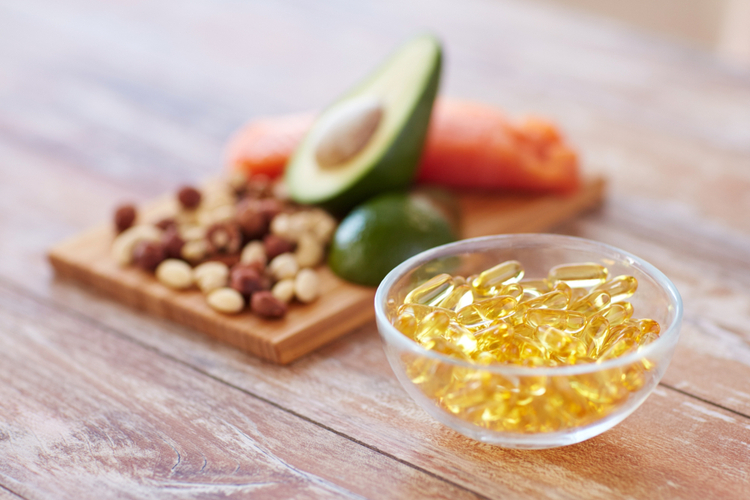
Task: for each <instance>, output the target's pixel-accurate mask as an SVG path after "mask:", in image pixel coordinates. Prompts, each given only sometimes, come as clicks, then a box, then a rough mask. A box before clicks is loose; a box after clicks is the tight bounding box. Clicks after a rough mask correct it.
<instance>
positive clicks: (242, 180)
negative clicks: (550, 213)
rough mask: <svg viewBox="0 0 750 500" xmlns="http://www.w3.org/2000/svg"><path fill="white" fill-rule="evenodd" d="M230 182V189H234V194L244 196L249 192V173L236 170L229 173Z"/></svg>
mask: <svg viewBox="0 0 750 500" xmlns="http://www.w3.org/2000/svg"><path fill="white" fill-rule="evenodd" d="M228 184H229V187H230V189H231V190H232V191H234V194H236V195H237V196H242V195H244V194H245V193H246V192H247V175H246V174H245V172H240V171H239V170H234V171H233V172H232V173H231V174H229V181H228Z"/></svg>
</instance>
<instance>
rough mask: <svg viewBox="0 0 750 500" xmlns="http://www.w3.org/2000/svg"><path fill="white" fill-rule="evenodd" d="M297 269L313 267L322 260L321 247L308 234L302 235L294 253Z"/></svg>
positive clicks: (315, 239)
mask: <svg viewBox="0 0 750 500" xmlns="http://www.w3.org/2000/svg"><path fill="white" fill-rule="evenodd" d="M295 257H296V258H297V263H298V264H299V267H315V266H317V265H318V264H320V263H321V261H322V260H323V245H322V244H321V243H320V242H319V241H318V239H317V238H315V237H314V236H312V235H310V234H303V235H302V237H301V238H300V239H299V242H298V243H297V251H296V252H295Z"/></svg>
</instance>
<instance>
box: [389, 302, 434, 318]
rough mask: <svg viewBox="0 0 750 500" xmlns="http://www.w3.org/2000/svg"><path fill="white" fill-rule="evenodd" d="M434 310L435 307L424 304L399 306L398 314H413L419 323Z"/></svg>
mask: <svg viewBox="0 0 750 500" xmlns="http://www.w3.org/2000/svg"><path fill="white" fill-rule="evenodd" d="M434 310H435V308H434V307H430V306H424V305H422V304H401V305H400V306H398V309H397V310H396V314H398V315H401V314H411V315H412V316H414V317H415V318H416V319H417V322H419V321H422V320H423V319H424V318H425V316H427V315H428V314H430V313H431V312H433V311H434Z"/></svg>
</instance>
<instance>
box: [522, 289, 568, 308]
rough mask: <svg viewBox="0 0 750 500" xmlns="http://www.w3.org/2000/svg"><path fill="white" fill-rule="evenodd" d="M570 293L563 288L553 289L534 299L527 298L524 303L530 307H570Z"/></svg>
mask: <svg viewBox="0 0 750 500" xmlns="http://www.w3.org/2000/svg"><path fill="white" fill-rule="evenodd" d="M569 300H570V294H566V293H565V292H564V291H561V290H553V291H551V292H547V293H545V294H543V295H540V296H538V297H536V298H534V299H531V300H527V301H526V302H524V304H525V305H526V306H527V307H529V308H530V309H565V308H567V307H568V301H569Z"/></svg>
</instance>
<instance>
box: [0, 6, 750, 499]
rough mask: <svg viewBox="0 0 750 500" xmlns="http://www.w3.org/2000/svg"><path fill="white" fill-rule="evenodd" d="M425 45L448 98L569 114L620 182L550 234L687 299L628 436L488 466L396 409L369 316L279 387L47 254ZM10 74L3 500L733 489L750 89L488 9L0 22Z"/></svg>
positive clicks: (741, 399) (598, 170)
mask: <svg viewBox="0 0 750 500" xmlns="http://www.w3.org/2000/svg"><path fill="white" fill-rule="evenodd" d="M425 28H429V29H432V30H434V31H436V32H438V33H439V34H440V35H441V37H442V38H443V40H444V43H445V45H446V74H445V77H446V78H445V80H444V85H443V92H445V93H447V94H450V95H453V96H456V97H464V98H473V99H477V100H483V101H487V102H491V103H494V104H496V105H499V106H502V107H504V108H505V109H507V110H508V111H509V112H510V113H511V114H513V115H521V114H524V113H537V114H541V115H546V116H550V117H552V118H554V119H556V120H557V121H558V122H560V123H561V124H562V125H563V129H564V130H565V131H566V132H567V134H568V136H569V138H570V140H571V141H572V142H573V143H574V144H576V145H577V146H578V148H579V149H580V150H581V151H582V153H583V156H584V161H585V164H586V165H587V166H588V169H589V171H588V173H589V174H604V175H606V176H607V177H608V179H609V180H610V183H609V186H608V191H609V195H608V202H607V204H606V205H605V206H604V207H603V208H602V209H601V210H598V211H596V212H593V213H590V214H588V215H585V216H582V217H580V218H577V219H575V220H573V221H570V222H567V223H564V224H562V225H560V226H558V227H556V228H555V231H556V232H561V233H565V234H572V235H577V236H582V237H587V238H592V239H596V240H599V241H603V242H605V243H609V244H612V245H615V246H618V247H621V248H623V249H625V250H627V251H630V252H632V253H635V254H636V255H639V256H640V257H643V258H644V259H646V260H647V261H649V262H651V263H652V264H654V265H655V266H657V267H658V268H660V269H661V270H663V271H664V272H665V274H666V275H667V276H668V277H669V278H670V279H672V281H673V282H674V283H675V284H676V285H677V288H678V289H679V290H680V292H681V294H682V296H683V299H684V303H685V325H684V328H683V331H682V336H681V339H680V343H679V344H678V347H677V351H676V353H675V356H674V359H673V361H672V364H671V366H670V368H669V369H668V371H667V373H666V375H665V377H664V379H663V381H662V383H661V384H660V386H659V387H658V388H657V389H656V391H655V392H654V394H653V395H652V396H651V397H650V398H649V399H648V400H647V401H646V403H645V404H644V405H643V406H642V407H641V408H639V409H638V410H637V411H636V412H635V413H634V414H633V415H632V416H631V417H629V418H628V419H626V420H625V421H624V422H623V423H622V424H620V425H618V426H617V427H616V428H614V429H613V430H611V431H609V432H607V433H605V434H603V435H601V436H598V437H596V438H593V439H591V440H589V441H587V442H584V443H581V444H579V445H575V446H570V447H566V448H560V449H556V450H548V451H535V452H521V451H509V450H502V449H499V448H495V447H491V446H487V445H483V444H479V443H476V442H472V441H470V440H468V439H466V438H463V437H462V436H460V435H458V434H456V433H454V432H453V431H451V430H449V429H447V428H445V427H443V426H441V425H440V424H438V423H436V422H435V421H433V420H431V419H430V417H428V416H427V415H426V414H425V413H423V412H422V411H421V410H420V409H419V408H418V407H417V406H416V405H415V404H414V403H413V402H411V400H410V399H409V398H408V397H407V396H406V394H405V393H404V392H403V390H402V389H401V388H400V386H399V385H398V382H397V381H396V379H395V377H394V376H393V374H392V372H391V370H390V368H389V366H388V363H387V361H386V359H385V356H384V354H383V352H382V347H381V345H380V341H379V338H378V336H377V333H376V331H375V328H374V325H373V324H371V323H370V324H367V325H365V326H363V327H361V328H359V329H358V330H356V331H354V332H352V333H351V334H350V335H347V336H345V337H342V338H340V339H338V340H336V341H334V342H332V343H331V344H329V345H327V346H325V347H323V348H321V349H319V350H317V351H315V352H313V353H311V354H310V355H308V356H305V357H304V358H301V359H299V360H298V361H296V362H293V363H291V364H290V365H288V366H278V365H274V364H271V363H268V362H265V361H262V360H260V359H258V358H255V357H253V356H248V355H245V354H243V353H241V352H239V351H238V350H236V349H233V348H231V347H228V346H225V345H223V344H221V343H218V342H215V341H213V340H211V339H209V338H207V337H205V336H204V335H201V334H198V333H196V332H194V331H193V330H190V329H188V328H184V327H181V326H178V325H175V324H173V323H171V322H169V321H166V320H161V319H157V318H154V317H152V316H149V315H147V314H144V313H139V312H134V311H133V310H132V309H130V308H128V307H125V306H123V305H120V304H118V303H116V302H114V301H111V300H110V299H108V298H106V297H101V296H99V294H97V293H92V292H91V291H90V290H88V289H87V288H85V287H81V286H78V285H76V284H74V283H71V282H69V281H65V280H58V279H55V278H54V275H53V272H52V270H51V268H50V266H49V265H48V264H47V262H46V260H45V250H46V249H47V248H49V247H50V246H51V245H53V244H54V243H55V242H57V241H60V240H62V239H64V238H66V237H70V236H71V235H74V234H77V233H79V232H81V231H83V230H85V229H86V228H89V227H92V226H94V225H96V224H100V223H102V222H104V221H106V220H107V218H108V214H109V213H110V212H111V210H112V208H113V207H114V206H115V205H116V204H118V203H120V202H122V201H125V200H133V201H136V202H139V203H142V202H144V201H146V200H148V199H151V198H153V197H155V196H157V195H158V194H160V193H162V192H166V191H171V190H172V189H174V187H175V186H176V185H179V184H181V183H184V182H196V181H198V180H200V179H202V178H206V177H208V176H211V175H214V174H215V173H216V171H217V169H219V168H220V166H221V162H220V157H221V148H222V144H223V142H224V140H225V138H226V137H227V136H228V135H229V133H230V132H231V131H232V130H233V129H234V128H236V127H237V126H239V125H240V124H242V123H244V122H245V121H246V120H247V119H248V118H250V117H253V116H258V115H262V114H275V113H282V112H293V111H297V110H300V109H319V108H320V107H322V106H324V105H325V104H326V103H327V102H329V101H330V100H331V99H332V97H333V96H335V95H336V94H337V93H339V92H340V91H342V90H344V89H345V88H346V87H348V86H349V85H350V84H351V83H353V82H354V81H356V80H357V79H358V78H359V77H360V76H361V75H363V74H366V73H367V71H368V69H369V68H370V66H371V65H372V64H373V61H377V60H379V59H380V58H381V57H383V56H384V55H385V54H386V53H388V51H389V50H391V49H392V48H393V47H394V46H395V45H396V44H397V43H398V42H400V41H401V40H403V39H404V38H406V37H408V36H409V35H411V34H412V33H414V32H415V31H419V30H423V29H425ZM0 67H1V68H3V70H2V72H0V252H1V253H0V255H1V256H2V258H1V259H0V457H1V458H2V460H0V498H6V497H7V498H19V497H20V498H26V499H38V498H76V499H78V498H157V497H158V498H171V497H199V498H211V497H219V498H221V497H222V496H228V497H233V498H245V497H251V496H252V497H253V498H264V497H265V498H274V497H278V496H290V497H296V498H327V497H347V496H349V497H359V498H361V497H365V498H419V497H423V498H430V497H435V496H438V497H439V496H441V495H442V497H445V498H462V497H471V496H475V497H480V498H529V497H531V498H551V499H560V498H602V499H604V498H607V499H608V498H696V499H705V498H722V497H723V498H744V497H746V496H747V491H749V490H750V447H749V446H748V444H747V443H750V436H748V432H750V431H749V429H750V390H749V389H748V385H747V381H748V380H750V327H748V324H750V219H749V218H748V217H747V216H746V214H747V213H748V211H749V209H750V197H749V196H748V193H749V192H750V168H749V167H750V147H749V146H748V145H749V144H750V114H748V112H747V110H748V109H750V74H748V73H741V72H738V71H736V70H732V69H730V68H725V67H723V66H722V65H721V64H720V63H719V62H717V61H714V60H713V59H711V58H710V57H709V56H708V55H706V54H703V53H699V52H695V51H692V50H689V49H685V48H681V47H677V46H673V45H670V44H668V43H666V42H662V41H660V40H658V39H654V38H649V37H647V36H645V35H643V34H640V33H634V32H630V31H627V30H625V29H624V28H622V27H620V26H618V25H614V24H606V23H605V22H603V21H598V20H596V19H595V18H590V17H587V18H584V17H578V16H577V15H576V14H573V13H570V12H567V11H565V10H560V9H553V8H548V7H541V6H538V5H536V4H531V3H526V2H524V3H521V2H510V1H507V2H506V1H502V0H495V1H491V2H490V1H484V0H466V1H463V2H458V1H456V0H430V1H428V0H410V1H400V2H395V1H389V0H387V1H381V2H318V3H315V4H314V5H313V4H310V3H307V2H296V1H283V2H274V3H270V2H267V3H264V2H225V1H218V2H217V1H210V2H209V1H208V0H187V1H183V2H175V1H172V2H170V1H167V0H159V1H156V2H154V1H152V2H148V3H146V2H117V1H112V2H104V3H103V2H94V1H93V0H64V1H61V2H52V1H49V0H29V1H25V2H12V1H11V2H0ZM175 450H176V451H175ZM177 452H179V457H180V459H179V461H180V463H179V464H178V465H177V467H175V464H177V463H178V460H177V456H178V455H177ZM204 464H205V465H204ZM238 465H239V468H237V467H238Z"/></svg>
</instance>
